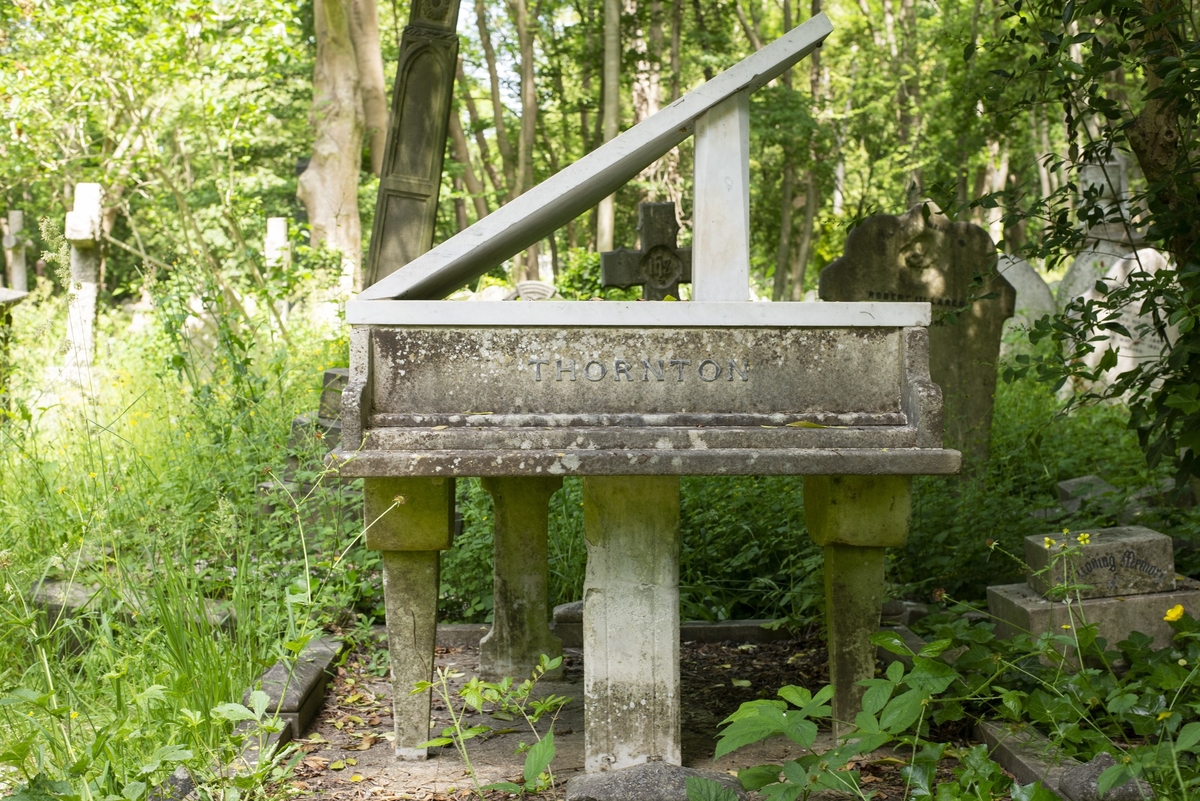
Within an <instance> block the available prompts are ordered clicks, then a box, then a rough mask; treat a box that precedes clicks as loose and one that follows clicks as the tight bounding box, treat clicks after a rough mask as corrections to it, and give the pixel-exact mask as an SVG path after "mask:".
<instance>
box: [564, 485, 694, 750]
mask: <svg viewBox="0 0 1200 801" xmlns="http://www.w3.org/2000/svg"><path fill="white" fill-rule="evenodd" d="M583 533H584V537H585V538H586V540H587V549H588V561H587V579H586V582H585V584H584V590H583V653H584V675H583V713H584V720H585V723H586V726H585V729H584V769H585V770H586V771H587V772H588V773H597V772H599V771H602V770H612V769H619V768H625V767H629V766H631V765H638V764H641V763H644V762H666V763H668V764H672V765H678V764H680V751H679V478H678V477H675V476H654V477H646V476H629V477H625V476H620V477H617V476H597V477H586V478H584V479H583Z"/></svg>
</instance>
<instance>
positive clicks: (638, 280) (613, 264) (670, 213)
mask: <svg viewBox="0 0 1200 801" xmlns="http://www.w3.org/2000/svg"><path fill="white" fill-rule="evenodd" d="M638 231H639V232H640V233H641V235H642V249H641V250H630V249H628V248H618V249H616V250H612V251H609V252H608V253H602V254H600V285H601V286H603V287H610V286H618V287H621V288H622V289H628V288H629V287H631V286H638V285H641V287H642V298H643V299H645V300H662V299H664V298H665V297H667V296H668V295H670V296H671V297H673V298H676V299H678V298H679V284H680V283H681V282H683V283H691V280H692V249H691V248H679V247H676V245H675V237H676V235H677V234H678V233H679V223H677V222H676V221H675V204H674V203H642V204H641V205H640V206H638Z"/></svg>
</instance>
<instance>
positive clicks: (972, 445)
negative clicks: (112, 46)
mask: <svg viewBox="0 0 1200 801" xmlns="http://www.w3.org/2000/svg"><path fill="white" fill-rule="evenodd" d="M976 277H982V281H983V284H982V286H973V285H972V282H973V281H974V280H975V279H976ZM989 293H996V294H997V295H998V297H995V298H987V299H985V298H982V297H980V298H979V299H978V300H974V301H972V300H971V298H972V297H978V296H982V295H986V294H989ZM820 295H821V300H824V301H864V300H867V301H869V300H879V301H907V302H911V301H917V302H923V303H930V304H932V306H933V309H934V316H935V319H934V324H933V325H932V326H931V327H930V329H929V374H930V376H931V377H932V378H933V381H934V383H936V384H937V385H938V386H940V387H941V388H942V397H943V404H942V414H943V419H944V421H945V435H946V442H947V445H949V446H951V447H957V448H959V449H960V450H962V452H963V459H964V465H966V466H967V469H968V470H981V469H983V468H984V467H986V465H987V458H988V439H989V437H990V435H991V429H992V410H993V403H994V396H995V393H996V377H997V361H998V360H999V357H1000V338H1001V333H1002V331H1003V327H1004V323H1005V321H1006V320H1007V319H1008V318H1010V317H1012V315H1013V309H1014V306H1015V304H1016V292H1015V291H1014V290H1013V287H1012V285H1011V284H1009V283H1008V282H1007V281H1006V280H1005V279H1004V278H1003V277H1001V276H1000V275H999V274H998V273H997V272H996V252H995V247H994V246H993V245H992V240H991V238H990V237H989V236H988V235H987V232H986V231H984V230H983V229H982V228H980V227H979V226H977V225H972V224H970V223H965V222H951V221H950V220H949V219H947V218H946V217H945V216H943V215H941V214H939V213H930V214H926V213H925V210H924V209H923V208H922V207H921V206H917V207H914V208H913V209H912V210H910V211H909V212H908V213H907V214H904V215H901V216H899V217H894V216H891V215H886V214H880V215H876V216H874V217H869V218H867V219H866V220H864V221H863V222H862V223H861V224H860V225H859V226H858V227H857V228H855V229H854V230H853V231H851V232H850V235H849V236H848V237H847V238H846V252H845V254H844V255H843V256H841V257H840V258H838V259H836V260H835V261H834V262H833V263H832V264H830V265H829V266H828V267H826V268H825V269H824V270H822V271H821V276H820ZM968 304H969V306H968ZM964 306H967V308H966V309H965V310H964V311H962V312H960V313H958V314H957V320H955V321H951V320H950V319H948V318H946V317H945V316H944V315H945V314H946V313H953V312H957V311H958V310H959V309H962V308H963V307H964ZM938 312H941V313H942V315H943V316H942V319H940V320H939V319H938Z"/></svg>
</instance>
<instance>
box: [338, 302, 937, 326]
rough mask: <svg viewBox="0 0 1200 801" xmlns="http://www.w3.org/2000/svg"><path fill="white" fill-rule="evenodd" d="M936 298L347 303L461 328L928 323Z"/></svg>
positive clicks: (362, 320) (369, 312) (391, 317)
mask: <svg viewBox="0 0 1200 801" xmlns="http://www.w3.org/2000/svg"><path fill="white" fill-rule="evenodd" d="M929 309H930V307H929V304H928V303H749V302H744V301H743V302H736V301H729V302H720V301H713V302H695V301H694V302H690V303H682V302H671V301H570V300H564V301H552V300H539V301H509V302H501V301H497V302H494V303H465V302H456V301H448V300H371V301H354V300H352V301H350V302H349V303H347V304H346V322H348V323H350V324H352V325H391V326H406V325H412V326H453V327H455V328H480V327H497V326H499V327H509V326H511V327H513V328H525V327H530V326H538V327H545V326H554V327H558V328H580V327H592V326H594V327H622V328H623V327H640V328H758V327H784V328H844V327H850V326H854V327H856V328H904V327H908V326H927V325H929V321H930V311H929Z"/></svg>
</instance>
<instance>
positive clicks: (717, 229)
mask: <svg viewBox="0 0 1200 801" xmlns="http://www.w3.org/2000/svg"><path fill="white" fill-rule="evenodd" d="M695 161H696V168H695V173H694V174H695V193H696V205H695V210H694V212H693V214H692V299H693V300H709V301H711V300H749V298H750V92H749V90H747V89H743V90H742V91H740V92H738V93H737V94H735V95H733V96H732V97H730V98H729V99H728V100H724V101H722V102H721V103H719V104H717V105H716V106H713V107H712V108H711V109H709V110H708V111H707V112H706V113H705V114H704V115H703V116H701V117H700V118H699V119H697V120H696V158H695Z"/></svg>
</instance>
